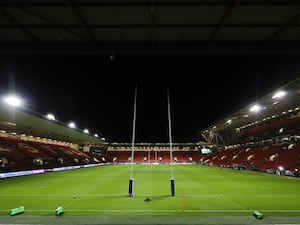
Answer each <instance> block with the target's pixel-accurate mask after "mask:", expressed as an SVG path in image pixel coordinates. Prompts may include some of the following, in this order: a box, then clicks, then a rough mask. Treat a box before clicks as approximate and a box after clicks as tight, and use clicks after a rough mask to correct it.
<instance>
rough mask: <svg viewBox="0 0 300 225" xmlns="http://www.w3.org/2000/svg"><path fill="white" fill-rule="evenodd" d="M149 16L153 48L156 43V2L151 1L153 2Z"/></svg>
mask: <svg viewBox="0 0 300 225" xmlns="http://www.w3.org/2000/svg"><path fill="white" fill-rule="evenodd" d="M149 14H150V40H151V46H154V42H155V5H154V0H151V2H150V8H149Z"/></svg>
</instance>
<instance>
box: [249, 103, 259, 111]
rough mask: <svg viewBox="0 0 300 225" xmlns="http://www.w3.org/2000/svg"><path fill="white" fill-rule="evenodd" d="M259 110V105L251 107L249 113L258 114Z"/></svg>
mask: <svg viewBox="0 0 300 225" xmlns="http://www.w3.org/2000/svg"><path fill="white" fill-rule="evenodd" d="M260 110H261V106H260V105H253V106H252V107H251V108H250V112H259V111H260Z"/></svg>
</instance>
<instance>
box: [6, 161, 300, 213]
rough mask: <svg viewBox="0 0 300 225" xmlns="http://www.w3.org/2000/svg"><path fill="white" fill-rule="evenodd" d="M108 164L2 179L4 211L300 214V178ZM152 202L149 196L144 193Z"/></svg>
mask: <svg viewBox="0 0 300 225" xmlns="http://www.w3.org/2000/svg"><path fill="white" fill-rule="evenodd" d="M130 167H131V166H130V165H107V166H99V167H92V168H85V169H77V170H70V171H62V172H52V173H45V174H38V175H32V176H23V177H16V178H9V179H1V180H0V190H1V191H0V199H1V200H0V216H3V218H4V217H5V216H6V215H9V212H10V209H11V208H15V207H19V206H24V207H25V213H24V215H22V216H23V217H24V216H54V214H55V209H56V208H57V207H58V206H62V207H63V209H64V214H63V217H68V216H90V217H91V218H92V217H93V216H112V215H113V216H190V217H192V216H249V215H252V212H253V211H254V210H259V211H260V212H262V213H264V215H267V216H297V217H298V216H300V180H299V179H295V178H291V177H278V176H274V175H269V174H263V173H256V172H247V171H236V170H231V169H222V170H221V169H219V168H215V167H206V166H200V165H174V177H175V192H176V196H173V197H172V196H170V166H169V165H154V166H151V165H134V166H133V169H134V172H133V177H134V181H135V182H134V197H131V198H130V197H128V196H127V194H128V182H129V178H130V177H129V176H130ZM147 197H148V198H150V199H151V201H150V202H145V201H144V199H145V198H147ZM0 218H1V217H0Z"/></svg>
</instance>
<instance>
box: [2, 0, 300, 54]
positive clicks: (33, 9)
mask: <svg viewBox="0 0 300 225" xmlns="http://www.w3.org/2000/svg"><path fill="white" fill-rule="evenodd" d="M299 16H300V2H299V1H298V0H243V1H239V0H187V1H186V0H155V1H154V0H127V1H124V0H123V1H122V0H65V1H62V0H14V1H10V0H7V1H1V2H0V54H20V53H21V54H22V53H26V54H36V53H45V54H112V55H113V54H121V53H126V54H127V53H130V54H135V53H137V54H141V53H143V54H144V53H171V54H174V53H176V54H186V53H188V54H192V53H209V54H211V53H213V54H215V53H299V52H300V33H299V27H300V22H299V21H300V20H299Z"/></svg>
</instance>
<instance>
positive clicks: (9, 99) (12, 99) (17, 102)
mask: <svg viewBox="0 0 300 225" xmlns="http://www.w3.org/2000/svg"><path fill="white" fill-rule="evenodd" d="M4 103H6V104H8V105H10V106H13V107H20V106H22V100H21V99H20V98H19V97H18V96H16V95H9V96H6V97H4Z"/></svg>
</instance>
